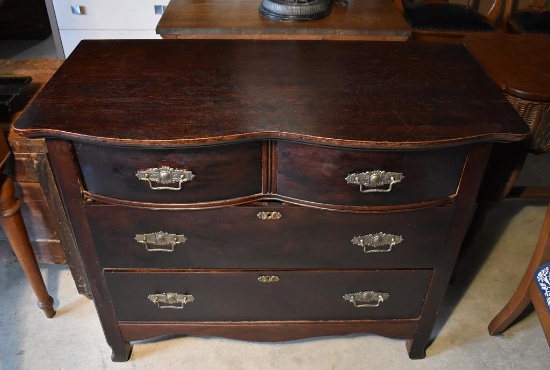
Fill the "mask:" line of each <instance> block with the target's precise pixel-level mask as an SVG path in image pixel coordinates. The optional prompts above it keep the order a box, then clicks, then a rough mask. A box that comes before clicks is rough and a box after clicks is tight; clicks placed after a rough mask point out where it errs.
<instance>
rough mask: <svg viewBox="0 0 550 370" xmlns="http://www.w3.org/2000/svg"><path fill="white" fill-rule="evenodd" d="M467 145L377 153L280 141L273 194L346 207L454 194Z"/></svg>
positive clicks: (393, 204) (414, 200) (400, 202)
mask: <svg viewBox="0 0 550 370" xmlns="http://www.w3.org/2000/svg"><path fill="white" fill-rule="evenodd" d="M467 154H468V147H467V146H458V147H452V148H446V149H431V150H418V151H412V150H411V151H397V150H396V151H375V150H359V149H343V148H334V147H321V146H314V145H308V144H303V143H295V142H288V141H280V142H279V146H278V167H277V192H278V194H280V195H283V196H288V197H291V198H295V199H301V200H305V201H310V202H315V203H321V204H335V205H345V206H398V205H405V204H414V203H421V202H428V201H433V200H436V199H441V198H446V197H449V196H452V195H454V194H455V193H456V191H457V188H458V183H459V180H460V176H461V174H462V168H463V166H464V163H465V160H466V156H467Z"/></svg>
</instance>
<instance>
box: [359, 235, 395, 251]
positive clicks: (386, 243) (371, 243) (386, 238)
mask: <svg viewBox="0 0 550 370" xmlns="http://www.w3.org/2000/svg"><path fill="white" fill-rule="evenodd" d="M402 241H403V237H402V236H401V235H392V234H385V233H376V234H368V235H360V236H356V237H354V238H353V239H351V242H352V243H353V244H355V245H358V246H360V247H363V252H365V253H377V252H391V250H392V248H393V246H394V245H396V244H399V243H401V242H402ZM380 247H387V248H385V249H381V248H380Z"/></svg>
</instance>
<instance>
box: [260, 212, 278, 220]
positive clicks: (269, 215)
mask: <svg viewBox="0 0 550 370" xmlns="http://www.w3.org/2000/svg"><path fill="white" fill-rule="evenodd" d="M256 216H257V217H258V218H259V219H260V220H278V219H280V218H281V217H283V215H282V214H280V213H279V212H258V214H257V215H256Z"/></svg>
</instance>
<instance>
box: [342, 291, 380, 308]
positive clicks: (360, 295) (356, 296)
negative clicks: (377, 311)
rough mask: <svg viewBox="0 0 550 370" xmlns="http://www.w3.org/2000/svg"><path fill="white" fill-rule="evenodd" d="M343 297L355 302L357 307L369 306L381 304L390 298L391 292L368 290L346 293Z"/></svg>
mask: <svg viewBox="0 0 550 370" xmlns="http://www.w3.org/2000/svg"><path fill="white" fill-rule="evenodd" d="M343 298H344V300H346V301H348V302H351V303H353V305H354V306H355V307H357V308H368V307H378V306H380V303H382V302H385V301H387V300H388V298H390V294H389V293H384V292H373V291H366V292H357V293H348V294H345V295H344V296H343ZM358 303H360V304H358Z"/></svg>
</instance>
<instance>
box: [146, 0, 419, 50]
mask: <svg viewBox="0 0 550 370" xmlns="http://www.w3.org/2000/svg"><path fill="white" fill-rule="evenodd" d="M260 4H261V0H171V1H170V3H169V4H168V6H167V7H166V11H165V12H164V14H163V15H162V17H161V19H160V22H159V23H158V25H157V33H158V34H160V35H161V36H162V37H163V38H165V39H168V38H186V39H193V38H195V39H223V38H229V39H264V40H265V39H309V40H387V41H406V40H407V39H409V37H410V35H411V29H410V27H409V25H408V24H407V22H405V20H404V19H403V17H402V16H401V14H400V13H399V11H398V10H397V8H395V6H393V4H392V2H391V1H388V0H369V1H363V0H348V1H347V6H345V7H343V6H340V5H338V4H333V5H332V11H331V14H330V15H329V16H327V17H325V18H323V19H318V20H314V21H306V22H281V21H275V20H271V19H268V18H265V17H263V16H262V15H260V13H259V10H258V9H259V7H260Z"/></svg>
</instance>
